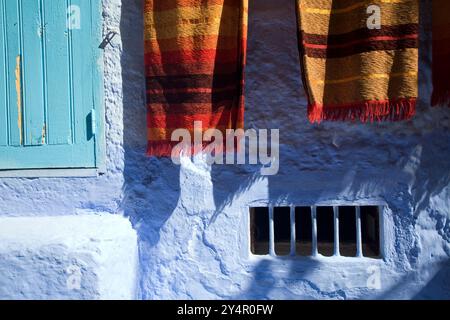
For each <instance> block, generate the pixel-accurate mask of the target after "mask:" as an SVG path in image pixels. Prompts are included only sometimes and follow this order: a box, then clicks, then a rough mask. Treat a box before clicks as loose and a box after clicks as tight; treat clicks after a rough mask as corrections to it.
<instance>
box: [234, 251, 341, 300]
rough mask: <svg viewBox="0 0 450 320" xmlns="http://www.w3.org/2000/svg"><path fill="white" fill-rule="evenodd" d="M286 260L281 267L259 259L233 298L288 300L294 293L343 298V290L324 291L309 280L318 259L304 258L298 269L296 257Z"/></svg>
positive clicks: (310, 297)
mask: <svg viewBox="0 0 450 320" xmlns="http://www.w3.org/2000/svg"><path fill="white" fill-rule="evenodd" d="M285 263H286V266H285V268H282V269H281V270H280V265H279V263H277V264H276V263H274V261H273V260H270V259H262V260H261V261H260V262H258V264H257V265H256V266H255V267H254V268H253V270H252V274H253V279H252V281H251V284H250V286H249V287H248V288H247V289H246V290H245V291H243V292H242V293H241V294H238V295H236V296H234V297H233V298H234V299H237V300H246V299H250V300H272V299H287V300H289V299H292V298H293V297H295V299H299V300H316V299H320V298H324V297H326V298H327V299H345V297H346V295H345V293H344V291H343V290H336V291H332V292H323V291H321V289H320V288H319V287H318V286H316V285H315V284H314V283H313V282H312V281H310V280H308V278H309V277H310V276H311V274H312V273H313V272H314V270H317V268H318V266H319V262H317V261H314V260H312V259H305V260H303V261H302V263H301V266H302V268H301V269H300V268H298V262H296V261H295V260H286V261H285ZM291 290H294V291H296V292H295V293H294V292H292V291H291Z"/></svg>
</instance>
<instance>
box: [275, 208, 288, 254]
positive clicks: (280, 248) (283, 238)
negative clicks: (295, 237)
mask: <svg viewBox="0 0 450 320" xmlns="http://www.w3.org/2000/svg"><path fill="white" fill-rule="evenodd" d="M273 223H274V233H275V254H276V255H278V256H287V255H289V253H290V252H291V208H289V207H275V208H273Z"/></svg>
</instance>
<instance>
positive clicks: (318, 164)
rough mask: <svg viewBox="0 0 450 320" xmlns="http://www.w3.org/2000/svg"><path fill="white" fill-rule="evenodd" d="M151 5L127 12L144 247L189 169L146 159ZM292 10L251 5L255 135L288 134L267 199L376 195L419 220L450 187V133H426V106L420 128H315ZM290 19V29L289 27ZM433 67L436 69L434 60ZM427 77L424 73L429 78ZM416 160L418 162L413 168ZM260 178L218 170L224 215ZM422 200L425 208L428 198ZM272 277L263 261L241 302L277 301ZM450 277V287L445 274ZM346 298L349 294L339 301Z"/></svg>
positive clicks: (125, 71)
mask: <svg viewBox="0 0 450 320" xmlns="http://www.w3.org/2000/svg"><path fill="white" fill-rule="evenodd" d="M143 1H144V0H130V1H128V2H127V4H126V7H125V5H123V6H122V17H121V25H120V31H121V35H122V45H123V54H122V57H121V64H122V81H123V84H122V86H123V87H122V89H123V122H124V128H123V130H124V149H125V169H124V176H125V184H124V197H125V198H124V201H123V210H124V212H125V214H126V215H128V216H130V217H131V221H132V223H133V225H134V227H135V229H136V230H137V232H138V236H139V243H140V247H141V248H142V246H143V245H145V246H146V247H147V246H149V247H153V246H155V245H156V244H158V242H159V240H160V231H161V228H162V227H163V226H164V224H165V223H166V222H167V220H168V219H169V218H170V217H171V214H172V213H173V212H174V211H175V209H176V208H177V205H178V203H179V199H180V194H181V190H180V167H179V166H177V165H174V164H173V163H172V162H171V160H170V159H156V158H148V157H146V156H145V151H146V141H147V129H146V106H145V75H144V56H143V52H144V47H143V19H142V8H143ZM283 1H284V2H283ZM283 1H277V2H276V1H271V0H261V1H250V19H249V23H250V25H249V61H248V72H247V88H246V92H247V93H246V97H247V113H246V115H247V116H246V127H247V128H279V129H280V130H281V132H280V134H281V135H280V139H281V150H280V155H281V159H280V174H279V175H277V176H272V177H267V179H268V186H269V190H268V191H269V195H268V199H267V200H269V201H270V202H272V203H277V202H278V201H280V200H283V201H285V202H288V203H289V202H290V203H296V204H299V205H301V204H302V203H299V201H302V202H304V203H315V202H316V201H319V200H338V199H336V198H333V197H336V195H341V199H344V200H348V201H352V200H355V199H359V198H360V197H361V194H362V197H364V196H367V195H375V196H380V197H383V198H384V197H386V198H387V199H386V200H387V201H389V200H392V201H393V202H395V203H394V204H393V205H395V206H396V207H397V208H398V209H399V215H401V216H408V213H410V212H409V207H407V205H406V204H405V202H408V201H409V202H414V201H416V202H417V203H419V205H418V206H420V208H425V207H426V206H427V205H428V202H429V200H427V199H429V197H430V196H431V195H432V193H435V192H437V191H439V190H442V189H443V188H445V186H448V185H449V183H450V174H449V172H450V163H449V162H448V159H445V156H446V155H447V156H448V154H450V150H449V149H448V147H447V149H443V144H444V143H443V142H444V141H446V140H445V139H447V138H448V136H449V133H448V130H447V131H445V130H442V132H436V131H433V128H430V127H429V126H428V127H427V126H425V124H424V123H426V122H428V121H429V120H430V119H431V120H432V118H431V117H432V115H430V114H429V112H427V110H426V108H429V107H428V106H424V104H423V103H422V106H421V107H420V108H421V109H420V110H419V111H420V112H421V115H420V117H418V118H419V119H418V120H417V123H416V122H415V121H416V120H414V122H408V123H406V124H404V123H403V124H402V123H400V124H391V123H387V124H373V125H370V124H366V125H360V124H352V123H345V124H340V123H336V124H333V123H332V124H330V123H327V124H323V125H320V126H313V125H310V124H309V123H308V121H307V116H306V99H305V96H304V92H302V89H301V88H302V84H301V82H300V79H301V77H300V68H299V56H298V50H297V43H296V42H297V36H296V33H297V30H296V22H295V10H294V5H295V2H294V1H290V0H283ZM287 14H289V19H288V20H289V21H288V22H289V24H286V23H285V20H287V18H286V15H287ZM267 21H273V22H267ZM425 60H426V61H427V62H429V60H428V58H426V59H425ZM423 68H424V67H423V66H422V67H421V69H422V70H421V74H423V73H424V71H423ZM425 68H429V66H425ZM426 73H427V72H425V74H426ZM421 81H422V80H421ZM428 89H429V88H428V87H426V88H425V90H428ZM425 96H426V95H425ZM427 113H428V114H427ZM293 116H295V118H293ZM447 119H448V116H447ZM422 126H424V127H425V132H423V131H424V130H423V129H422ZM417 128H418V129H417ZM426 130H428V131H426ZM436 141H441V143H437V142H436ZM415 152H416V153H417V157H416V158H417V159H418V160H417V162H414V161H412V162H411V159H414V153H415ZM438 154H439V157H438V162H437V163H436V155H438ZM447 158H448V157H447ZM403 159H404V160H403ZM437 166H438V167H437ZM436 167H437V169H435V168H436ZM405 168H406V171H408V170H409V169H411V170H410V171H411V172H410V175H411V176H412V177H413V179H415V180H414V181H412V183H411V184H412V185H413V187H414V188H413V189H414V190H413V196H414V197H415V198H416V199H414V200H411V199H409V198H406V197H407V196H403V192H404V191H405V190H406V189H407V187H408V186H406V185H405V184H404V183H403V182H402V181H400V182H398V181H396V179H397V178H402V179H403V175H402V174H403V173H401V174H400V173H398V172H402V171H405ZM259 169H260V168H259V167H258V166H222V165H214V166H213V167H212V172H211V178H212V183H213V196H214V204H215V216H217V215H218V214H221V213H222V212H223V211H224V209H225V207H226V206H228V205H229V204H231V203H232V202H233V201H234V200H235V199H236V198H237V197H238V196H239V195H241V194H242V193H244V192H245V191H246V190H248V189H249V188H250V187H251V186H252V185H253V184H254V183H255V182H256V181H257V180H259V179H266V177H261V176H260V174H259ZM442 172H444V173H446V174H444V175H442ZM389 174H392V175H393V176H392V177H390V179H389V180H388V179H386V176H388V175H389ZM189 178H192V177H189ZM387 180H388V181H387ZM188 191H189V190H188ZM422 195H425V199H423V198H421V196H422ZM398 199H400V200H398ZM419 200H420V201H419ZM407 222H408V224H409V225H404V228H405V229H408V230H409V229H410V227H411V226H410V225H411V224H413V223H414V222H413V221H411V219H407ZM206 227H207V226H206ZM405 232H409V231H405ZM406 245H409V244H406ZM406 250H407V249H405V251H406ZM140 262H141V266H142V268H144V269H147V270H144V271H142V270H141V272H144V273H147V271H148V270H149V269H152V268H158V266H157V265H152V263H153V262H152V257H151V256H150V254H149V252H148V251H146V252H145V253H144V252H141V254H140ZM272 268H273V266H272V264H271V261H270V260H262V261H261V262H260V263H259V264H258V265H257V267H256V269H255V270H254V273H253V272H252V273H251V274H254V279H253V282H252V284H251V286H250V288H249V289H248V290H247V291H244V292H243V293H242V294H241V295H239V296H237V297H236V298H239V299H241V298H249V297H254V298H261V297H263V296H269V295H270V293H271V292H272V291H273V290H275V287H274V286H276V285H277V284H276V281H277V279H279V277H278V276H277V275H276V274H274V273H272V271H273V270H272ZM314 268H316V266H315V265H314V264H311V265H305V268H304V272H303V274H297V273H296V272H295V271H294V268H293V267H292V268H289V267H288V269H287V274H286V276H287V278H288V279H289V278H291V279H294V280H298V281H302V280H299V279H306V277H307V275H308V274H309V272H310V271H311V270H314ZM149 274H150V272H149ZM446 274H447V275H448V273H446ZM437 276H438V275H437ZM443 276H444V278H445V274H444V275H443ZM438 279H439V278H438ZM144 281H146V282H150V281H149V279H144V278H143V279H141V282H144ZM305 281H306V280H305ZM141 284H142V283H141ZM312 285H313V284H309V285H308V286H309V287H311V286H312ZM308 286H305V287H308ZM432 287H433V285H432V284H430V288H432ZM427 288H428V286H427ZM424 290H425V289H424ZM430 290H432V289H430ZM424 295H425V293H424ZM336 297H337V298H339V297H342V295H341V294H340V293H339V292H337V293H336ZM307 298H308V297H307V296H306V294H305V299H307Z"/></svg>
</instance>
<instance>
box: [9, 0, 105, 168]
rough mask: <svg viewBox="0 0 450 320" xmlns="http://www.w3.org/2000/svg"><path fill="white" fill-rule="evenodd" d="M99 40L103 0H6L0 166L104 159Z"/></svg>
mask: <svg viewBox="0 0 450 320" xmlns="http://www.w3.org/2000/svg"><path fill="white" fill-rule="evenodd" d="M100 41H101V0H0V98H1V100H0V170H4V169H40V168H95V167H98V166H99V162H100V160H101V159H100V158H101V156H100V154H101V149H102V147H101V145H100V144H101V142H102V139H101V138H100V137H101V132H98V131H99V130H101V129H102V128H103V124H102V123H101V122H99V123H95V121H96V119H100V118H101V117H100V113H101V111H102V110H101V91H102V84H101V76H100V75H101V49H99V48H98V47H99V43H100ZM96 113H97V116H95V114H96ZM95 127H97V132H94V129H95Z"/></svg>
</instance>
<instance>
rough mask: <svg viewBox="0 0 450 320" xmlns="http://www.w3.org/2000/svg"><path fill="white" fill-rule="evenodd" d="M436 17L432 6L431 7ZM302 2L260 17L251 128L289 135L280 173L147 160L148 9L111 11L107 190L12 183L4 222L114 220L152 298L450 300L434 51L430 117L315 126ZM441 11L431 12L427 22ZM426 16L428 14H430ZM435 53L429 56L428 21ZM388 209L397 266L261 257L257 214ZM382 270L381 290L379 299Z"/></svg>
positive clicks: (75, 182) (113, 4)
mask: <svg viewBox="0 0 450 320" xmlns="http://www.w3.org/2000/svg"><path fill="white" fill-rule="evenodd" d="M423 3H424V5H425V7H424V8H425V9H424V10H425V11H426V8H427V6H429V4H430V1H423ZM293 4H294V3H293V1H290V0H279V1H270V0H258V1H253V2H252V5H251V7H250V30H249V61H248V75H247V79H248V85H247V114H246V126H247V127H255V128H279V129H280V133H281V137H280V139H281V144H282V145H281V165H280V173H279V175H277V176H273V177H262V176H260V175H259V174H258V172H259V170H258V168H257V167H251V166H213V167H209V166H208V165H206V164H205V163H203V162H202V161H201V160H198V161H195V162H191V161H184V163H183V164H182V166H181V167H178V166H174V165H173V164H172V163H171V162H170V161H168V160H157V159H148V158H146V157H145V156H144V153H145V145H146V129H145V128H146V123H145V104H144V77H143V44H142V17H141V15H142V13H141V8H142V3H141V1H140V0H130V1H128V0H127V1H123V2H122V1H120V0H103V12H102V15H103V18H104V27H103V28H104V30H114V29H115V30H119V31H120V33H121V37H117V38H116V39H115V41H114V42H113V46H112V47H107V49H106V51H105V58H104V69H105V75H104V81H105V107H106V116H105V121H106V122H105V126H106V137H107V146H106V152H107V158H106V161H107V165H106V167H107V171H106V174H105V175H102V176H100V177H97V178H66V179H61V178H60V179H0V215H2V216H48V215H75V214H80V213H96V212H107V213H111V214H124V215H126V216H129V217H130V219H131V221H132V223H133V226H134V228H135V229H136V230H137V232H138V236H139V250H140V280H139V287H140V293H139V295H140V297H141V298H144V299H152V298H155V299H160V298H306V299H310V298H311V299H314V298H331V299H345V298H347V299H351V298H373V297H376V298H427V297H435V298H450V261H449V257H450V223H449V221H450V212H449V208H450V187H449V186H450V162H449V161H448V159H449V156H450V112H449V110H447V109H441V108H435V109H432V108H431V107H430V106H429V104H428V101H429V95H430V66H429V63H430V55H429V50H426V49H425V50H423V52H422V58H421V69H420V92H421V100H420V103H419V108H418V114H417V117H416V118H415V119H414V120H412V121H409V122H401V123H383V124H368V125H360V124H349V123H324V124H322V125H320V126H317V125H314V126H313V125H311V124H309V123H308V122H307V119H306V99H305V95H304V93H303V91H302V85H301V83H300V70H299V62H298V52H297V44H296V30H295V28H296V27H295V12H294V6H293ZM426 12H429V11H426ZM426 12H425V13H426ZM423 28H424V30H423V34H424V37H423V38H422V40H421V41H422V47H423V48H429V46H430V39H429V37H428V36H427V35H428V34H429V29H430V28H429V17H427V15H426V14H425V19H424V26H423ZM368 202H376V203H384V204H385V205H386V212H385V230H384V231H385V235H386V248H385V251H386V258H385V259H384V260H381V261H378V260H371V259H363V260H355V259H350V260H349V259H325V258H317V259H306V258H305V259H297V260H293V259H284V260H280V259H275V258H256V257H252V256H251V255H250V254H249V249H248V232H247V229H248V206H255V205H266V204H268V203H271V204H298V205H301V204H313V203H314V204H330V203H334V204H351V203H368ZM374 268H375V269H376V270H379V271H380V281H381V282H380V283H381V286H380V287H379V288H375V289H374V288H372V287H371V286H368V281H370V275H371V274H372V273H371V272H372V271H371V270H374Z"/></svg>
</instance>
